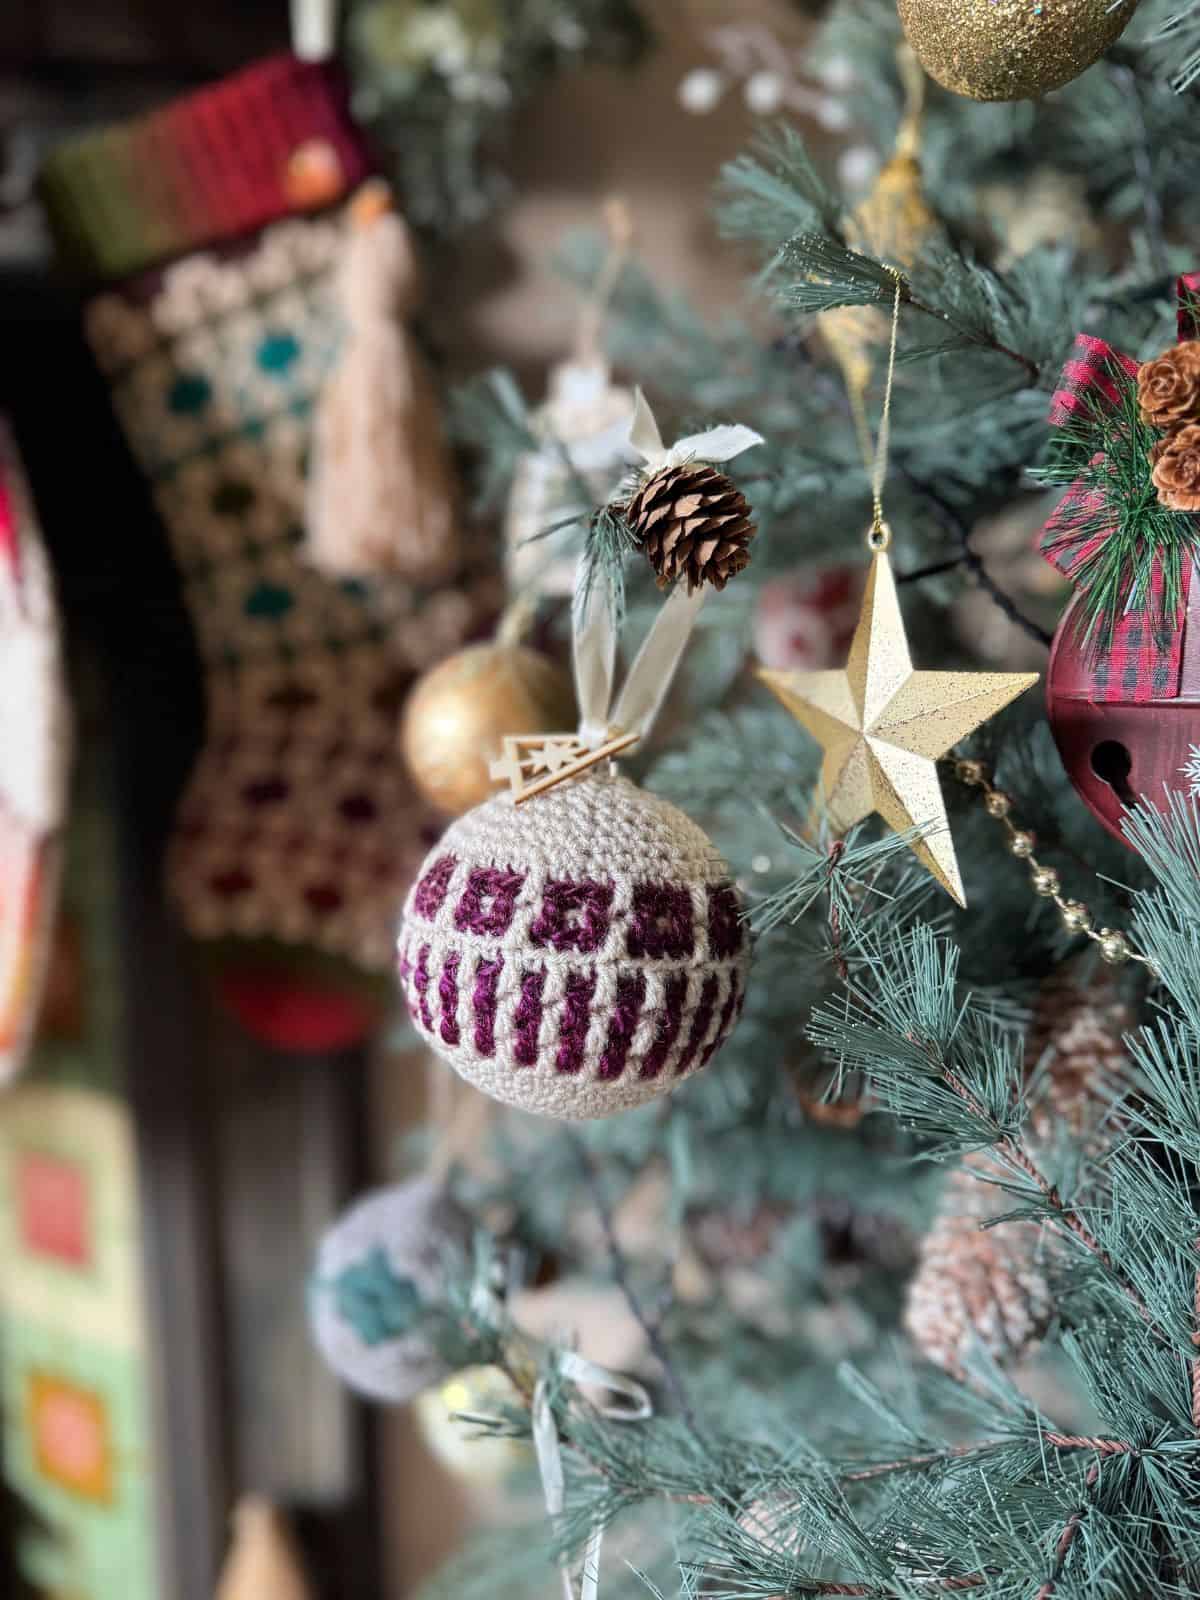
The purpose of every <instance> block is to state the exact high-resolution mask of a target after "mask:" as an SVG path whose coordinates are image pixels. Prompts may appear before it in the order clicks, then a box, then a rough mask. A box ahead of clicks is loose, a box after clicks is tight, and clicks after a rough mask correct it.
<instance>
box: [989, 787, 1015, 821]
mask: <svg viewBox="0 0 1200 1600" xmlns="http://www.w3.org/2000/svg"><path fill="white" fill-rule="evenodd" d="M983 809H984V810H985V811H986V812H987V814H988V816H989V817H1006V816H1007V815H1008V813H1009V812H1010V811H1011V810H1012V801H1011V800H1010V799H1009V798H1008V796H1007V795H1006V794H1001V793H1000V791H999V789H993V790H992V792H991V794H989V795H988V796H987V798H986V799H985V800H984V802H983Z"/></svg>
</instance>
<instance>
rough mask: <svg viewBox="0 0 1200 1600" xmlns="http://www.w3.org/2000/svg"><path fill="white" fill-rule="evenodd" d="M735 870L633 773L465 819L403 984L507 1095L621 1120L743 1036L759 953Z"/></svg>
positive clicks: (411, 1000) (448, 838)
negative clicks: (733, 1034) (752, 967)
mask: <svg viewBox="0 0 1200 1600" xmlns="http://www.w3.org/2000/svg"><path fill="white" fill-rule="evenodd" d="M739 912H740V907H739V903H738V898H737V892H736V890H735V889H734V887H733V884H732V882H731V879H730V872H729V868H728V867H727V866H726V864H725V862H724V861H723V860H722V859H721V857H720V855H718V853H717V851H716V849H715V848H714V846H713V844H712V842H711V840H710V839H709V838H708V837H707V835H706V834H705V833H704V832H703V831H702V830H701V829H700V828H698V827H697V826H696V824H695V823H694V822H692V821H691V819H690V818H688V817H686V816H685V815H684V814H683V812H682V811H680V810H678V808H677V807H675V806H673V805H671V804H670V803H669V802H668V801H666V800H663V799H661V798H659V797H658V796H657V795H653V794H650V793H648V792H647V791H646V790H644V789H640V788H638V787H637V786H636V785H635V784H633V783H631V782H630V781H629V780H628V779H627V778H623V777H615V776H610V775H607V774H599V773H597V772H595V771H593V772H591V773H588V774H587V775H586V776H584V777H582V778H580V779H577V780H575V781H574V782H568V783H565V784H560V785H559V786H557V787H556V788H554V789H551V790H549V791H548V792H546V793H544V794H541V795H539V796H537V797H536V798H535V799H533V800H531V801H529V802H528V803H527V804H526V805H523V806H519V807H518V806H514V804H513V802H512V799H511V797H510V796H509V795H508V794H502V795H498V796H496V797H495V798H493V799H491V800H487V801H485V802H484V803H483V804H482V805H481V806H477V807H476V808H475V809H474V810H473V811H470V812H468V813H467V815H466V816H464V817H461V818H460V819H459V820H458V821H457V822H455V823H453V824H452V825H451V826H450V827H449V828H448V829H447V831H446V833H445V834H444V835H443V836H442V838H441V840H440V841H439V842H438V844H437V845H435V846H434V848H433V849H432V850H431V851H430V853H429V855H428V856H427V857H426V859H425V863H424V865H423V866H422V868H421V872H420V875H419V877H418V880H417V882H416V885H415V886H414V888H413V890H412V892H411V893H410V894H409V897H408V903H407V905H406V907H405V913H404V921H403V923H402V926H401V931H400V938H399V961H400V978H401V982H402V984H403V987H404V992H405V996H406V999H407V1001H408V1005H409V1010H410V1011H411V1013H412V1017H413V1020H414V1022H415V1024H416V1026H417V1027H418V1029H420V1031H421V1032H422V1033H423V1034H424V1035H425V1036H426V1037H427V1038H428V1039H429V1041H430V1043H431V1045H432V1047H433V1048H434V1049H435V1050H436V1051H437V1052H438V1054H439V1055H441V1056H443V1057H444V1058H445V1059H446V1060H447V1061H449V1062H450V1064H451V1065H452V1066H453V1067H454V1068H455V1070H456V1071H457V1072H458V1073H460V1074H461V1076H462V1077H464V1078H466V1079H467V1081H468V1082H469V1083H472V1084H474V1085H475V1086H476V1087H477V1088H480V1089H482V1090H483V1091H484V1092H485V1093H486V1094H489V1095H491V1096H492V1097H493V1098H494V1099H497V1100H501V1101H504V1102H505V1103H506V1104H508V1105H513V1106H518V1107H520V1108H521V1109H522V1110H526V1111H533V1112H538V1113H540V1114H542V1115H544V1116H553V1117H563V1118H568V1119H579V1118H584V1117H602V1116H609V1115H611V1114H612V1113H613V1112H614V1111H622V1110H624V1109H626V1108H627V1107H629V1106H634V1105H639V1104H640V1103H641V1102H643V1101H645V1100H650V1099H652V1098H654V1097H655V1096H656V1095H661V1094H665V1093H667V1092H668V1091H669V1090H671V1089H673V1088H674V1087H675V1086H676V1085H677V1084H678V1083H679V1082H680V1081H681V1079H682V1078H684V1077H685V1076H687V1075H688V1074H689V1073H691V1072H694V1071H696V1070H698V1069H699V1068H700V1067H702V1066H704V1065H706V1063H707V1062H708V1061H709V1060H710V1059H711V1058H712V1056H713V1055H714V1054H715V1052H716V1050H717V1048H718V1047H719V1046H720V1044H721V1043H722V1042H723V1041H724V1039H725V1038H726V1037H727V1036H728V1034H729V1032H730V1030H731V1029H732V1027H733V1025H734V1022H735V1021H736V1019H737V1015H738V1013H739V1011H740V1009H741V1004H742V999H743V996H744V992H745V977H746V969H747V966H748V964H749V946H748V941H747V937H746V932H745V929H744V928H743V926H742V924H741V922H740V920H739Z"/></svg>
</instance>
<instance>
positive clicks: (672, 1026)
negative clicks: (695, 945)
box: [638, 973, 688, 1078]
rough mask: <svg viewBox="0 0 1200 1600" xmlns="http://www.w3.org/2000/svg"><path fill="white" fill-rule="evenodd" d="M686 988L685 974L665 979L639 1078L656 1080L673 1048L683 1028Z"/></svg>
mask: <svg viewBox="0 0 1200 1600" xmlns="http://www.w3.org/2000/svg"><path fill="white" fill-rule="evenodd" d="M687 986H688V981H687V974H686V973H678V974H676V976H675V977H673V978H668V979H667V984H666V990H665V993H664V995H663V1004H662V1010H661V1011H660V1012H659V1013H658V1020H657V1022H656V1023H655V1027H654V1043H653V1044H652V1045H651V1046H650V1048H649V1050H647V1052H646V1058H645V1060H644V1061H643V1062H642V1069H641V1071H640V1072H639V1073H638V1077H639V1078H657V1077H658V1075H659V1073H660V1072H661V1071H662V1069H663V1067H664V1066H665V1065H666V1061H667V1057H668V1056H669V1055H670V1054H671V1051H672V1050H673V1049H674V1048H675V1041H676V1039H678V1037H679V1030H680V1028H681V1027H682V1026H683V1002H684V1001H685V1000H686V999H687Z"/></svg>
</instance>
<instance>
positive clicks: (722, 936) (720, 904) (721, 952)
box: [708, 883, 744, 961]
mask: <svg viewBox="0 0 1200 1600" xmlns="http://www.w3.org/2000/svg"><path fill="white" fill-rule="evenodd" d="M743 937H744V934H743V931H742V922H741V918H740V916H739V915H738V900H737V895H736V894H735V893H734V889H733V885H732V884H730V883H717V884H712V885H711V886H710V887H709V891H708V949H709V954H710V955H712V956H715V957H716V959H717V960H718V961H724V960H725V959H726V957H728V956H732V955H736V954H737V952H738V951H739V950H740V949H741V948H742V939H743Z"/></svg>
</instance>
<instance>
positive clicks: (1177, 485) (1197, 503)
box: [1150, 345, 1200, 511]
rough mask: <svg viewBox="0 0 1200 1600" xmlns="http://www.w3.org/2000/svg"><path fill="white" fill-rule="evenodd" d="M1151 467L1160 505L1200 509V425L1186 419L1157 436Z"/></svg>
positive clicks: (1171, 509) (1192, 509)
mask: <svg viewBox="0 0 1200 1600" xmlns="http://www.w3.org/2000/svg"><path fill="white" fill-rule="evenodd" d="M1179 348H1180V349H1181V350H1182V349H1183V348H1184V346H1183V345H1180V347H1179ZM1150 466H1151V468H1152V471H1151V473H1150V481H1151V482H1152V483H1153V485H1154V487H1155V489H1157V491H1158V503H1159V505H1160V506H1166V508H1167V510H1168V511H1200V424H1197V423H1195V422H1189V423H1188V424H1187V426H1186V427H1184V428H1179V429H1177V430H1176V432H1174V433H1169V434H1168V435H1167V437H1166V438H1165V439H1160V440H1159V441H1158V443H1157V444H1156V445H1155V446H1154V449H1153V450H1151V452H1150Z"/></svg>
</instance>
